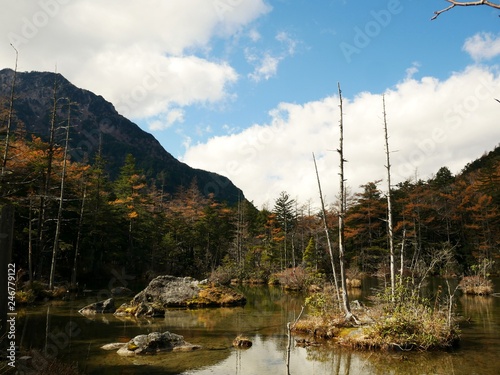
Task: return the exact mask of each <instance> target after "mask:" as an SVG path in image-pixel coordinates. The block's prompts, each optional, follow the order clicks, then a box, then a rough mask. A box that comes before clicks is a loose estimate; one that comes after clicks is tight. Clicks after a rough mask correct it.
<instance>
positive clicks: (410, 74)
mask: <svg viewBox="0 0 500 375" xmlns="http://www.w3.org/2000/svg"><path fill="white" fill-rule="evenodd" d="M418 68H420V64H419V63H418V62H413V64H411V66H410V67H409V68H408V69H406V78H405V79H406V80H409V79H413V76H414V75H415V74H417V73H418Z"/></svg>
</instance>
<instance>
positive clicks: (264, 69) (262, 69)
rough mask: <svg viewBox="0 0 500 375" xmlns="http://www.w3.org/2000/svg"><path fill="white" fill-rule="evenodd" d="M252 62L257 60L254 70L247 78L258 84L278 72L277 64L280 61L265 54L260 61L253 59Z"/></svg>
mask: <svg viewBox="0 0 500 375" xmlns="http://www.w3.org/2000/svg"><path fill="white" fill-rule="evenodd" d="M253 60H258V62H257V64H256V66H255V70H254V71H253V72H252V73H250V74H249V75H248V76H249V77H250V79H252V80H253V81H255V82H259V81H261V80H263V79H265V80H268V79H269V78H271V77H273V76H275V75H276V72H277V71H278V64H279V62H280V60H281V59H280V58H279V57H274V56H271V55H269V54H268V53H265V54H264V55H263V56H262V58H261V59H256V58H253Z"/></svg>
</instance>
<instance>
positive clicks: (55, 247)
mask: <svg viewBox="0 0 500 375" xmlns="http://www.w3.org/2000/svg"><path fill="white" fill-rule="evenodd" d="M70 123H71V103H68V123H67V125H66V141H65V145H64V156H63V165H62V172H61V189H60V190H61V191H60V193H59V207H58V209H57V219H56V233H55V235H54V245H53V247H52V262H51V264H50V279H49V289H53V288H54V277H55V272H56V260H57V252H58V250H59V237H60V235H61V220H62V211H63V202H64V183H65V181H66V165H67V162H68V146H69V128H70Z"/></svg>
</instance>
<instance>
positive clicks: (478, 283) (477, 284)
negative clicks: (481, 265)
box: [459, 275, 493, 296]
mask: <svg viewBox="0 0 500 375" xmlns="http://www.w3.org/2000/svg"><path fill="white" fill-rule="evenodd" d="M459 286H460V289H462V291H463V292H464V293H465V294H471V295H477V296H487V295H490V294H491V293H493V283H492V282H491V280H489V279H487V278H485V277H483V276H479V275H476V276H466V277H464V278H463V279H462V280H461V281H460V284H459Z"/></svg>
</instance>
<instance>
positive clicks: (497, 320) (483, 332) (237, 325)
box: [16, 282, 500, 375]
mask: <svg viewBox="0 0 500 375" xmlns="http://www.w3.org/2000/svg"><path fill="white" fill-rule="evenodd" d="M369 286H370V285H369V283H367V284H366V286H365V287H364V288H363V291H362V292H361V293H362V294H361V295H359V294H358V295H357V296H353V298H360V299H362V298H363V297H364V295H365V294H366V293H367V292H368V291H369ZM498 286H499V283H498V282H497V288H496V290H500V289H499V288H498ZM433 287H435V285H434V286H433ZM241 291H242V292H243V293H244V294H245V295H246V297H247V299H248V303H247V305H246V306H245V307H236V308H220V309H201V310H172V311H170V312H169V313H168V314H167V316H165V318H154V319H132V318H130V319H125V318H117V317H115V316H113V315H98V316H97V317H96V318H95V319H87V318H85V317H83V316H81V315H80V314H79V313H78V309H79V308H81V307H83V306H84V305H85V304H87V303H88V299H77V300H73V301H67V302H52V303H50V304H48V305H41V306H37V307H30V308H26V309H24V310H20V311H19V315H18V323H17V333H16V334H17V342H18V345H20V346H21V347H22V349H24V350H28V349H37V350H39V351H40V354H39V355H38V356H37V357H35V358H34V361H33V360H31V361H30V362H28V364H27V366H25V367H23V363H22V361H20V360H19V359H18V367H19V368H18V369H19V370H20V372H21V373H22V372H23V371H25V370H27V369H35V370H37V369H40V368H43V366H44V364H45V363H46V362H45V359H46V358H47V357H49V356H57V357H58V358H59V359H60V360H62V361H66V362H71V363H77V364H78V367H79V368H80V369H81V370H83V371H84V372H85V373H88V374H185V375H188V374H189V375H195V374H196V375H208V374H216V375H224V374H240V375H243V374H248V375H254V374H258V375H267V374H272V375H276V374H287V372H288V369H287V367H286V347H287V335H286V324H287V322H290V321H293V320H295V318H296V316H297V315H298V314H299V313H300V310H301V306H302V304H303V301H304V299H303V297H301V296H300V295H291V294H287V293H283V292H282V291H281V289H279V288H273V287H241ZM118 303H120V302H118ZM457 306H458V312H459V313H461V314H463V315H464V316H465V317H466V318H470V319H469V321H465V322H464V323H463V324H462V325H461V329H462V340H461V344H460V347H459V348H458V349H456V350H454V351H450V352H430V353H413V352H412V353H408V352H405V353H401V352H388V353H387V352H384V353H379V352H362V351H352V350H348V349H346V348H341V347H338V346H336V345H333V344H326V345H324V346H321V347H308V348H302V347H295V346H293V345H292V348H291V353H290V368H289V372H288V373H289V374H291V375H299V374H307V375H314V374H316V375H323V374H325V375H326V374H352V375H354V374H363V375H365V374H367V375H370V374H384V375H386V374H401V375H403V374H404V375H408V374H456V375H459V374H464V375H465V374H467V375H471V374H478V375H493V374H494V375H497V374H499V373H500V356H499V354H500V298H496V297H491V296H490V297H467V296H462V297H458V298H457ZM154 331H160V332H164V331H170V332H173V333H176V334H180V335H183V336H184V338H185V340H186V341H188V342H190V343H192V344H197V345H201V346H202V349H200V350H198V351H194V352H186V353H183V352H166V353H161V354H158V355H154V356H145V357H133V358H130V357H126V358H125V357H120V356H118V355H117V354H116V352H115V351H105V350H102V349H101V348H100V347H101V346H102V345H104V344H108V343H111V342H126V341H128V340H129V339H130V338H132V337H134V336H136V335H139V334H147V333H149V332H154ZM239 334H244V335H245V336H247V337H248V338H250V339H251V340H252V341H253V346H252V347H251V348H249V349H243V350H240V349H235V348H233V347H232V346H231V343H232V340H233V339H234V338H235V337H236V336H237V335H239ZM35 373H36V371H35Z"/></svg>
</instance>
